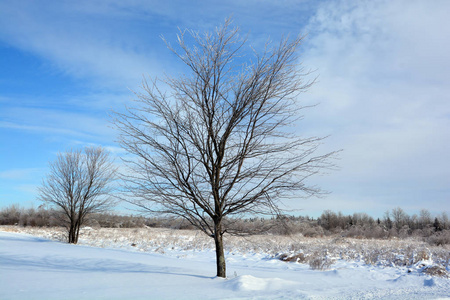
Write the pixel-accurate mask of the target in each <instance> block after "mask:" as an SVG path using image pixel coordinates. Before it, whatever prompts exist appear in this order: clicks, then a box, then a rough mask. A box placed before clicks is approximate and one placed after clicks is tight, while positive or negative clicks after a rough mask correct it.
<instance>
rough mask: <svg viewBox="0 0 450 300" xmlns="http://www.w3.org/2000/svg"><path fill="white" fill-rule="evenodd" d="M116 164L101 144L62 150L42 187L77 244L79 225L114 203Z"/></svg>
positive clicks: (41, 192) (42, 193) (41, 198)
mask: <svg viewBox="0 0 450 300" xmlns="http://www.w3.org/2000/svg"><path fill="white" fill-rule="evenodd" d="M115 173H116V168H115V167H114V166H113V163H112V162H111V160H110V157H109V153H108V152H107V151H106V150H104V149H103V148H101V147H98V148H93V147H87V148H85V149H84V151H81V150H72V151H69V152H65V153H59V154H58V157H57V159H56V160H55V161H54V162H52V163H50V172H49V174H48V175H47V177H46V178H45V180H44V181H43V184H42V187H41V188H40V190H39V191H40V196H39V197H40V200H42V201H44V202H46V203H48V204H50V205H53V206H55V207H56V208H58V209H60V212H61V217H62V221H63V222H64V224H65V226H66V227H67V230H68V241H69V243H73V244H76V243H77V242H78V236H79V233H80V227H81V226H82V225H83V223H84V222H85V220H86V217H87V216H88V215H89V214H91V213H96V212H101V211H104V210H106V209H108V208H111V207H112V206H113V205H114V201H113V198H112V197H110V194H111V192H112V190H113V185H112V183H113V181H114V179H115Z"/></svg>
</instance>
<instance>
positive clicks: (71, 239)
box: [69, 224, 76, 244]
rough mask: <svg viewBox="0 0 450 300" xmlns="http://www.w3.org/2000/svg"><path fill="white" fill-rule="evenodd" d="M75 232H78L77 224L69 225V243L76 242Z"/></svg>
mask: <svg viewBox="0 0 450 300" xmlns="http://www.w3.org/2000/svg"><path fill="white" fill-rule="evenodd" d="M75 233H76V229H75V226H74V225H73V224H70V227H69V244H76V241H75Z"/></svg>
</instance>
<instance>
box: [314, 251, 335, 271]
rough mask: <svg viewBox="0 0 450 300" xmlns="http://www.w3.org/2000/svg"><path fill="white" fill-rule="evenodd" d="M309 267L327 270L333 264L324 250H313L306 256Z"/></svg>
mask: <svg viewBox="0 0 450 300" xmlns="http://www.w3.org/2000/svg"><path fill="white" fill-rule="evenodd" d="M308 264H309V267H310V268H311V269H313V270H320V271H324V270H328V269H330V267H331V265H332V264H334V260H333V259H330V258H328V257H327V255H326V252H324V253H319V252H314V253H313V254H311V255H310V256H309V257H308Z"/></svg>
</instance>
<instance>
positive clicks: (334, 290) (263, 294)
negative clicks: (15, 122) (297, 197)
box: [0, 227, 450, 299]
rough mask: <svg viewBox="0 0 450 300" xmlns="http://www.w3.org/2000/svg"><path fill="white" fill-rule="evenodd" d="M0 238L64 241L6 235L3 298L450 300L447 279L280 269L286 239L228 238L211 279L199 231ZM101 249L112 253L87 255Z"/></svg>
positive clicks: (356, 265) (0, 242)
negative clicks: (224, 272) (222, 262)
mask: <svg viewBox="0 0 450 300" xmlns="http://www.w3.org/2000/svg"><path fill="white" fill-rule="evenodd" d="M2 230H3V231H5V230H8V231H16V232H19V231H20V232H25V231H29V232H30V233H33V235H38V234H40V235H41V236H47V237H52V238H53V239H58V238H62V237H63V231H59V230H55V229H53V228H50V229H36V228H17V227H8V228H5V227H0V299H362V298H364V299H438V298H442V299H450V280H449V279H447V278H445V277H437V276H429V275H426V274H423V273H419V272H411V273H408V269H407V268H406V267H390V268H386V267H383V266H381V265H367V264H365V263H364V261H362V260H359V261H347V260H344V259H338V258H337V257H336V261H335V263H334V264H333V265H332V266H331V269H330V270H326V271H317V270H312V269H311V268H310V267H309V266H308V264H302V263H287V262H283V261H281V260H280V259H278V258H277V257H276V253H278V252H277V251H279V250H280V249H282V248H284V247H288V248H287V250H289V251H292V253H294V252H296V251H297V248H296V247H299V245H297V244H295V245H294V246H292V243H293V242H292V238H289V237H278V236H258V237H248V238H245V239H242V238H235V237H228V239H227V243H228V247H233V246H234V247H236V248H228V251H227V262H228V264H227V267H228V278H227V279H222V278H216V277H215V276H214V273H215V254H214V251H213V250H212V246H213V245H211V244H212V242H211V241H210V240H211V239H210V238H208V237H206V236H204V235H202V234H198V233H197V232H195V231H172V230H167V229H137V230H136V229H99V230H93V229H84V232H83V235H82V240H80V242H81V243H82V244H84V245H69V244H65V243H60V242H55V241H50V240H47V239H43V238H39V237H35V236H31V235H27V234H23V233H22V234H17V233H11V232H1V231H2ZM144 237H145V238H146V239H144ZM289 241H290V242H289ZM197 242H199V243H200V246H201V247H203V248H202V249H200V248H198V249H197V248H196V247H195V244H196V243H197ZM275 242H277V243H278V244H277V245H274V246H272V248H271V247H269V246H270V244H271V243H275ZM297 242H302V243H304V244H302V245H303V246H304V245H310V247H319V246H320V245H322V246H323V245H327V243H328V244H329V245H332V244H333V243H334V244H336V241H333V239H329V238H324V239H323V240H320V239H319V240H318V239H307V240H305V241H302V239H300V238H299V241H297ZM353 242H354V243H355V244H357V243H358V241H353ZM364 242H365V241H364ZM384 242H386V243H389V242H390V241H384ZM397 242H399V241H395V243H397ZM283 243H285V244H283ZM132 244H135V245H134V246H132ZM86 245H88V246H86ZM99 245H100V246H101V245H103V247H105V248H96V247H90V246H99ZM289 245H290V246H289ZM237 246H240V248H237ZM289 247H290V248H289ZM145 249H147V251H144V250H145ZM231 249H233V250H231ZM255 249H256V250H257V251H256V250H255ZM308 249H309V248H308ZM263 250H270V251H272V253H266V252H264V251H263ZM333 251H334V250H332V251H327V253H328V254H327V255H330V256H331V254H330V253H332V252H333ZM432 251H433V250H430V252H432ZM158 252H159V253H158ZM273 253H275V254H273ZM333 255H334V254H333Z"/></svg>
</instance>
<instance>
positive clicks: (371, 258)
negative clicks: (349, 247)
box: [364, 250, 380, 265]
mask: <svg viewBox="0 0 450 300" xmlns="http://www.w3.org/2000/svg"><path fill="white" fill-rule="evenodd" d="M379 255H380V251H379V250H373V251H367V252H366V253H365V255H364V263H365V264H366V265H375V264H377V263H378V256H379Z"/></svg>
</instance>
